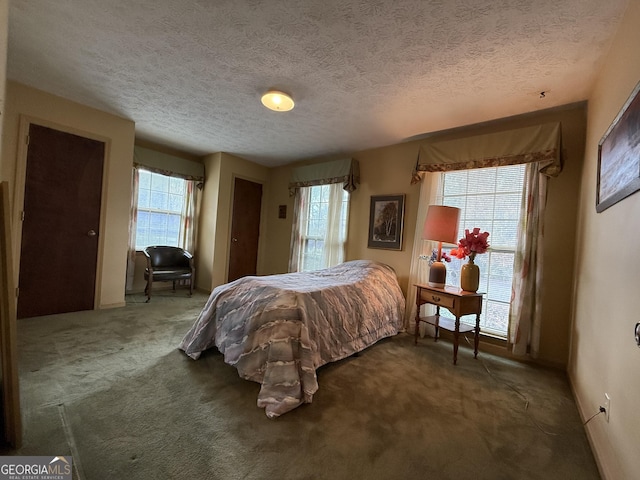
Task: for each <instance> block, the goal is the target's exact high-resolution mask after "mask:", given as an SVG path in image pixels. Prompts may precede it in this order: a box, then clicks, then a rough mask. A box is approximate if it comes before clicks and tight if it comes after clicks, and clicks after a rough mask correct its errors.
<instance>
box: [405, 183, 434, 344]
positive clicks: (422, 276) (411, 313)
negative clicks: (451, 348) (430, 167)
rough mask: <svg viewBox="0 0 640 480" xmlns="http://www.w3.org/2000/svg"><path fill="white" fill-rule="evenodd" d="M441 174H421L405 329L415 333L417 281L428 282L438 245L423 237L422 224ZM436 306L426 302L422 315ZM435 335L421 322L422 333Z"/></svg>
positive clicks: (432, 330) (430, 311)
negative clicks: (430, 264) (431, 259)
mask: <svg viewBox="0 0 640 480" xmlns="http://www.w3.org/2000/svg"><path fill="white" fill-rule="evenodd" d="M439 182H440V174H439V173H427V174H421V181H420V199H419V201H418V219H417V222H416V231H415V237H414V241H413V254H412V256H411V269H410V271H409V286H408V288H407V303H406V312H405V324H404V326H405V329H406V330H408V331H409V332H411V333H413V332H414V329H415V318H416V290H417V289H416V287H415V284H416V283H427V281H428V279H429V263H428V258H429V257H430V256H431V251H432V250H433V248H435V247H436V242H432V241H430V240H424V239H423V238H422V226H423V225H424V221H425V219H426V217H427V209H428V208H429V205H431V204H433V203H435V202H436V196H437V192H438V191H439ZM434 313H435V307H434V306H433V305H429V304H425V305H422V306H421V313H420V315H421V316H426V315H433V314H434ZM427 333H428V334H430V335H432V336H433V335H435V329H434V327H433V326H432V325H427V324H425V323H420V335H421V336H424V335H425V334H427Z"/></svg>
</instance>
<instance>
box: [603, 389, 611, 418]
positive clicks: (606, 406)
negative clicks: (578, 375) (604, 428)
mask: <svg viewBox="0 0 640 480" xmlns="http://www.w3.org/2000/svg"><path fill="white" fill-rule="evenodd" d="M603 407H604V409H605V412H604V418H605V419H606V420H607V423H609V415H611V397H610V396H609V394H608V393H605V394H604V405H603Z"/></svg>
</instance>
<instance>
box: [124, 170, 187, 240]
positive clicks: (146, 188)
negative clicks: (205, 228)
mask: <svg viewBox="0 0 640 480" xmlns="http://www.w3.org/2000/svg"><path fill="white" fill-rule="evenodd" d="M186 183H187V180H184V179H182V178H178V177H170V176H166V175H161V174H159V173H152V172H149V171H147V170H142V169H140V182H139V184H138V221H137V225H136V250H142V249H144V248H145V247H147V246H149V245H169V246H173V247H177V246H179V243H180V239H179V237H180V228H181V226H182V221H183V218H182V211H183V209H184V202H185V192H186Z"/></svg>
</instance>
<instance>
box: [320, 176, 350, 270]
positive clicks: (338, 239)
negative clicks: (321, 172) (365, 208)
mask: <svg viewBox="0 0 640 480" xmlns="http://www.w3.org/2000/svg"><path fill="white" fill-rule="evenodd" d="M343 192H344V190H343V186H342V185H341V184H339V183H333V184H331V185H329V211H328V212H327V230H326V232H325V234H324V250H323V255H322V264H323V268H327V267H331V266H333V265H338V264H339V263H342V262H344V256H345V246H346V243H347V228H346V227H347V225H349V218H348V217H345V218H344V223H342V218H341V213H342V195H343ZM347 212H348V209H347ZM347 215H348V213H347Z"/></svg>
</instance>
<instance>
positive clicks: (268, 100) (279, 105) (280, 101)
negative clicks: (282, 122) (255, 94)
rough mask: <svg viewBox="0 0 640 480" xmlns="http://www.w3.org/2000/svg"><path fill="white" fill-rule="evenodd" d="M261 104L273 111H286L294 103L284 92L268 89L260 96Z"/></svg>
mask: <svg viewBox="0 0 640 480" xmlns="http://www.w3.org/2000/svg"><path fill="white" fill-rule="evenodd" d="M262 104H263V105H264V106H265V107H267V108H268V109H269V110H273V111H274V112H288V111H289V110H291V109H292V108H293V106H294V105H295V104H294V103H293V99H292V98H291V97H290V96H289V95H287V94H286V93H284V92H279V91H277V90H269V91H268V92H267V93H265V94H264V95H263V96H262Z"/></svg>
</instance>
